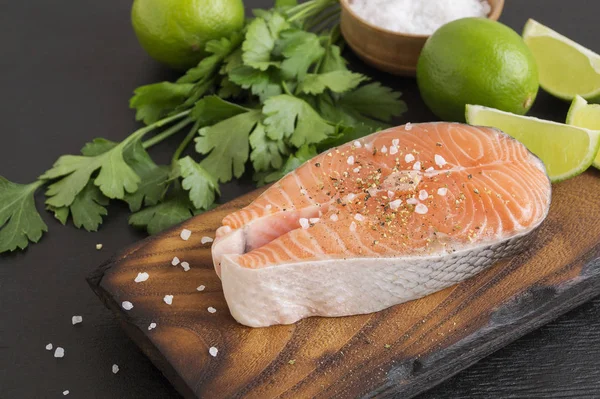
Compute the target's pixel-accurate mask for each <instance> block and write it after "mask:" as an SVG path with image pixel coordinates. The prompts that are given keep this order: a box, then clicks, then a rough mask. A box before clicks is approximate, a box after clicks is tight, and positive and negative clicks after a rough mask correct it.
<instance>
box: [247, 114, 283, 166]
mask: <svg viewBox="0 0 600 399" xmlns="http://www.w3.org/2000/svg"><path fill="white" fill-rule="evenodd" d="M249 139H250V146H251V147H252V152H251V153H250V160H251V161H252V165H253V166H254V170H255V171H257V172H261V171H265V170H269V169H271V168H273V169H279V168H281V165H282V164H283V158H282V154H286V153H287V148H286V145H285V144H284V143H283V141H281V140H272V139H270V138H269V137H268V136H267V132H266V131H265V127H264V125H263V124H261V123H259V124H258V125H256V128H255V129H254V131H253V132H252V134H251V135H250V137H249Z"/></svg>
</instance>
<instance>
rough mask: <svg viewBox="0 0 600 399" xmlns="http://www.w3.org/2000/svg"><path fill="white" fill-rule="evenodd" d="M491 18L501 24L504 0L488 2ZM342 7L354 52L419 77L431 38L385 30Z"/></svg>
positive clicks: (383, 66)
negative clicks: (423, 56)
mask: <svg viewBox="0 0 600 399" xmlns="http://www.w3.org/2000/svg"><path fill="white" fill-rule="evenodd" d="M488 1H489V3H490V6H491V11H490V13H489V15H488V18H489V19H492V20H494V21H497V20H498V18H499V17H500V14H502V9H503V8H504V0H488ZM351 2H352V0H340V4H341V6H342V15H341V23H340V25H341V30H342V35H344V39H346V42H347V43H348V45H349V46H350V47H351V48H352V50H354V52H355V53H356V54H357V55H358V56H359V57H360V58H362V60H363V61H365V62H366V63H367V64H370V65H372V66H374V67H375V68H377V69H380V70H382V71H385V72H389V73H392V74H395V75H403V76H415V74H416V71H417V61H418V60H419V55H420V54H421V50H422V49H423V46H424V45H425V41H427V39H428V38H429V35H412V34H407V33H398V32H394V31H391V30H388V29H383V28H380V27H378V26H375V25H373V24H371V23H370V22H367V21H366V20H364V19H363V18H362V17H360V16H358V15H357V14H356V13H355V12H354V11H353V10H352V9H351V8H350V5H349V3H351Z"/></svg>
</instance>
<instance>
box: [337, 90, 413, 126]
mask: <svg viewBox="0 0 600 399" xmlns="http://www.w3.org/2000/svg"><path fill="white" fill-rule="evenodd" d="M400 96H401V93H399V92H395V91H392V89H390V88H389V87H385V86H382V85H381V83H378V82H374V83H369V84H367V85H364V86H362V87H359V88H358V89H356V90H353V91H351V92H348V93H346V94H344V95H343V96H342V98H341V99H340V101H339V105H340V106H341V107H343V109H344V111H345V112H346V113H348V115H350V116H351V117H352V118H354V119H355V120H356V121H358V122H364V123H367V124H372V123H373V120H374V119H375V120H380V121H384V122H390V121H391V120H392V117H394V116H399V115H402V113H404V112H405V111H406V104H405V103H404V101H402V100H400Z"/></svg>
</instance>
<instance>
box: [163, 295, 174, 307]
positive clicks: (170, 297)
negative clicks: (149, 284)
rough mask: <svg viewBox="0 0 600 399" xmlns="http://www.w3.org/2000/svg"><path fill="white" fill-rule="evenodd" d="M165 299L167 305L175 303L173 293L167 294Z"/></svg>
mask: <svg viewBox="0 0 600 399" xmlns="http://www.w3.org/2000/svg"><path fill="white" fill-rule="evenodd" d="M163 301H165V303H166V304H167V305H171V304H172V303H173V295H165V297H164V298H163Z"/></svg>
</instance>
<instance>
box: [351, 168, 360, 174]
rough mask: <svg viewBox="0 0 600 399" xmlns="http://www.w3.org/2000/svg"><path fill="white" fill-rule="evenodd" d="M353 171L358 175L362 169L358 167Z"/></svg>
mask: <svg viewBox="0 0 600 399" xmlns="http://www.w3.org/2000/svg"><path fill="white" fill-rule="evenodd" d="M352 171H353V172H354V173H358V172H360V168H358V167H357V168H354V169H352Z"/></svg>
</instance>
